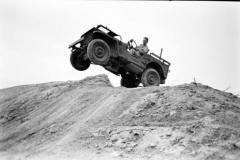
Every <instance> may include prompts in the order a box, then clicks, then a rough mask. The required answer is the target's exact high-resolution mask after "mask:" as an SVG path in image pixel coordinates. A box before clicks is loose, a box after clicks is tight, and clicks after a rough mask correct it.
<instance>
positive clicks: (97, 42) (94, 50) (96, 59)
mask: <svg viewBox="0 0 240 160" xmlns="http://www.w3.org/2000/svg"><path fill="white" fill-rule="evenodd" d="M87 56H88V58H89V59H90V61H92V62H93V63H94V64H97V65H106V64H107V63H108V61H109V59H110V48H109V46H108V44H107V43H106V42H105V41H103V40H101V39H94V40H92V41H91V42H90V43H89V44H88V47H87Z"/></svg>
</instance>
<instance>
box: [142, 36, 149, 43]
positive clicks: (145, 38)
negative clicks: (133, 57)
mask: <svg viewBox="0 0 240 160" xmlns="http://www.w3.org/2000/svg"><path fill="white" fill-rule="evenodd" d="M147 43H148V38H147V37H143V44H144V45H146V44H147Z"/></svg>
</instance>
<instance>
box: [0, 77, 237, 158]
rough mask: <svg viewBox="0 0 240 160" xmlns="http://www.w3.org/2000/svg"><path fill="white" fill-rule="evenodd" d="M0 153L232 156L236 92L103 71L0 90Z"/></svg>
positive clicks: (18, 155)
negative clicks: (118, 78) (154, 83)
mask: <svg viewBox="0 0 240 160" xmlns="http://www.w3.org/2000/svg"><path fill="white" fill-rule="evenodd" d="M0 159H6V160H21V159H24V160H25V159H27V160H29V159H33V160H35V159H36V160H39V159H49V160H53V159H60V160H61V159H62V160H63V159H76V160H77V159H82V160H83V159H84V160H104V159H112V160H115V159H116V160H124V159H133V160H145V159H147V160H159V159H161V160H175V159H177V160H188V159H189V160H190V159H191V160H192V159H194V160H225V159H226V160H239V159H240V98H239V97H237V96H235V95H233V94H231V93H227V92H223V91H219V90H216V89H213V88H211V87H209V86H206V85H202V84H200V83H191V84H182V85H178V86H173V87H169V86H164V87H146V88H134V89H127V88H123V87H116V88H115V87H112V85H111V83H110V82H109V79H108V78H107V76H105V75H98V76H94V77H88V78H85V79H83V80H81V81H68V82H52V83H44V84H37V85H25V86H17V87H12V88H7V89H2V90H0Z"/></svg>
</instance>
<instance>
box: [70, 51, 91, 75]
mask: <svg viewBox="0 0 240 160" xmlns="http://www.w3.org/2000/svg"><path fill="white" fill-rule="evenodd" d="M83 55H84V54H82V53H79V52H72V53H71V56H70V62H71V64H72V66H73V68H75V69H76V70H79V71H84V70H86V69H88V67H89V66H90V64H91V62H90V61H89V60H84V58H83Z"/></svg>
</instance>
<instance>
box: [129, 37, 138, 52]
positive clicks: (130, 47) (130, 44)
mask: <svg viewBox="0 0 240 160" xmlns="http://www.w3.org/2000/svg"><path fill="white" fill-rule="evenodd" d="M133 43H134V45H135V47H134V46H133ZM128 48H129V49H132V48H133V49H135V50H137V43H136V42H135V41H134V40H133V39H131V40H130V41H128Z"/></svg>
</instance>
